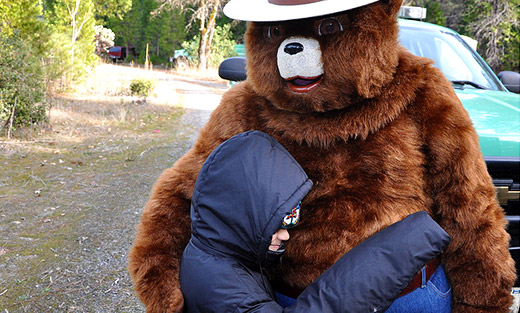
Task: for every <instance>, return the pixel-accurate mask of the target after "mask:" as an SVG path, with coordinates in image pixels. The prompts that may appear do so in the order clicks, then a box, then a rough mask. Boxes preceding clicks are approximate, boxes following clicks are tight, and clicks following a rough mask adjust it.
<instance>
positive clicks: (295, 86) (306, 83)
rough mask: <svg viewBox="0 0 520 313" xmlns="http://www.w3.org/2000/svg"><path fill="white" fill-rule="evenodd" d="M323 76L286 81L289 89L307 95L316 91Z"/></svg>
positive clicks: (294, 78) (295, 78) (293, 78)
mask: <svg viewBox="0 0 520 313" xmlns="http://www.w3.org/2000/svg"><path fill="white" fill-rule="evenodd" d="M321 78H322V76H321V75H320V76H316V77H300V76H297V77H292V78H290V79H286V81H287V83H288V85H289V89H291V91H293V92H296V93H307V92H310V91H312V90H314V89H316V88H317V87H318V86H319V84H320V83H321Z"/></svg>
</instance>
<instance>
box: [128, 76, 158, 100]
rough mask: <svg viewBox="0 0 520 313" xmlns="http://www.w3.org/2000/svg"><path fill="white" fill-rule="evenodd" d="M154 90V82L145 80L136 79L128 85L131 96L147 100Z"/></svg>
mask: <svg viewBox="0 0 520 313" xmlns="http://www.w3.org/2000/svg"><path fill="white" fill-rule="evenodd" d="M154 89H155V81H153V80H151V79H146V78H136V79H133V80H132V82H131V83H130V93H131V94H132V96H135V95H137V96H140V97H143V98H147V97H148V96H150V95H151V94H152V91H153V90H154Z"/></svg>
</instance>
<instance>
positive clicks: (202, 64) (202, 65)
mask: <svg viewBox="0 0 520 313" xmlns="http://www.w3.org/2000/svg"><path fill="white" fill-rule="evenodd" d="M200 7H201V9H200V12H199V23H200V24H199V25H200V27H199V34H200V41H199V51H198V56H199V64H198V69H199V70H202V69H206V67H207V64H208V60H207V58H206V44H207V41H206V40H207V36H206V34H207V32H208V29H207V27H206V9H205V7H206V1H205V0H202V1H201V4H200Z"/></svg>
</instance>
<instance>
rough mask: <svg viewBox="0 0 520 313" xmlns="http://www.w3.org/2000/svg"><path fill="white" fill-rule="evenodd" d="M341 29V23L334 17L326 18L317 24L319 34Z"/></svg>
mask: <svg viewBox="0 0 520 313" xmlns="http://www.w3.org/2000/svg"><path fill="white" fill-rule="evenodd" d="M340 31H343V25H341V23H340V22H339V21H338V20H337V19H335V18H326V19H324V20H322V21H321V22H320V25H319V26H318V34H319V35H320V36H324V35H330V34H334V33H336V32H340Z"/></svg>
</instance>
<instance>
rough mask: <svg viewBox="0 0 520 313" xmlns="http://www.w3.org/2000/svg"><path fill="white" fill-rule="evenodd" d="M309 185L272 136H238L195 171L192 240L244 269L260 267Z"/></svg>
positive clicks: (257, 133) (252, 134)
mask: <svg viewBox="0 0 520 313" xmlns="http://www.w3.org/2000/svg"><path fill="white" fill-rule="evenodd" d="M311 187H312V182H311V181H310V180H309V178H308V177H307V174H306V173H305V172H304V171H303V169H302V168H301V166H300V165H299V164H298V163H297V162H296V160H295V159H294V158H293V157H292V156H291V155H290V154H289V152H288V151H287V150H286V149H285V148H284V147H283V146H282V145H280V144H279V143H278V142H277V141H276V140H275V139H274V138H272V137H271V136H269V135H267V134H265V133H262V132H259V131H249V132H245V133H241V134H239V135H236V136H234V137H232V138H231V139H229V140H227V141H225V142H224V143H222V144H221V145H220V146H218V147H217V148H216V149H215V150H214V151H213V152H212V153H211V154H210V155H209V157H208V158H207V160H206V161H205V163H204V165H203V166H202V169H201V170H200V172H199V176H198V178H197V181H196V183H195V188H194V191H193V197H192V202H191V230H192V242H193V243H194V244H195V245H197V246H199V247H200V248H202V249H205V250H207V251H209V252H212V253H215V254H218V255H223V256H231V257H234V258H237V259H239V260H241V261H242V262H244V263H246V264H248V265H258V264H262V262H263V261H264V260H265V254H266V252H267V249H268V248H269V244H270V242H271V237H272V235H273V234H274V233H275V232H276V231H277V230H278V229H279V228H280V226H281V222H282V219H283V218H284V216H285V215H287V214H289V213H290V212H291V210H292V209H293V208H294V207H295V206H296V205H297V204H298V202H299V201H301V200H302V199H303V197H305V195H307V193H308V192H309V191H310V189H311ZM303 215H304V216H305V213H304V212H303Z"/></svg>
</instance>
